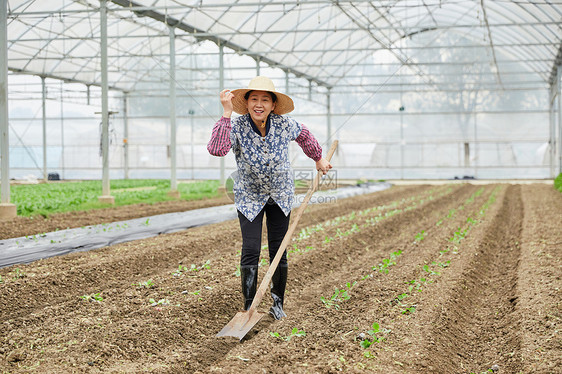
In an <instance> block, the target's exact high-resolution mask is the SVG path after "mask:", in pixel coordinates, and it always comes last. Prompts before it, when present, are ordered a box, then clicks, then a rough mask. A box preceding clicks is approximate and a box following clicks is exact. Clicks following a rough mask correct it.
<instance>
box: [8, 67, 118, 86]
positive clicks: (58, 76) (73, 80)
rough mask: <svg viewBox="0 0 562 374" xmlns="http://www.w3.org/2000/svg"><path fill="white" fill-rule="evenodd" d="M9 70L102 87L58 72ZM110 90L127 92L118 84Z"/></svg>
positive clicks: (15, 72) (14, 72) (10, 69)
mask: <svg viewBox="0 0 562 374" xmlns="http://www.w3.org/2000/svg"><path fill="white" fill-rule="evenodd" d="M8 70H9V71H11V72H12V73H13V74H24V75H36V76H38V77H45V78H50V79H58V80H61V81H63V82H65V83H81V84H83V85H85V86H96V87H101V83H94V82H90V81H83V80H80V79H73V78H68V77H63V76H60V75H56V74H49V73H38V72H36V71H30V70H24V69H15V68H8ZM109 89H110V90H115V91H121V92H127V91H126V90H124V89H123V88H120V87H116V86H109Z"/></svg>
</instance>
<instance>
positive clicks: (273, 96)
mask: <svg viewBox="0 0 562 374" xmlns="http://www.w3.org/2000/svg"><path fill="white" fill-rule="evenodd" d="M253 91H254V90H250V91H248V92H246V94H245V95H244V99H246V100H248V98H249V97H250V94H251V93H252V92H253ZM265 92H267V93H268V94H269V95H270V96H271V100H273V102H274V103H276V102H277V95H275V94H274V93H273V92H269V91H265Z"/></svg>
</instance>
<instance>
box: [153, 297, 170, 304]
mask: <svg viewBox="0 0 562 374" xmlns="http://www.w3.org/2000/svg"><path fill="white" fill-rule="evenodd" d="M148 302H149V303H150V306H159V305H169V304H170V302H169V301H168V300H167V299H160V300H158V301H156V300H154V299H152V298H151V299H148Z"/></svg>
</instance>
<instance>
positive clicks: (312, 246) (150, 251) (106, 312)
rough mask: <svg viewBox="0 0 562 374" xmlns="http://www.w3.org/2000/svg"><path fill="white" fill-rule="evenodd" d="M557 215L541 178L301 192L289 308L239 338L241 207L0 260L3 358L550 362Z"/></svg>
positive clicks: (248, 366) (289, 364)
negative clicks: (314, 197) (69, 248)
mask: <svg viewBox="0 0 562 374" xmlns="http://www.w3.org/2000/svg"><path fill="white" fill-rule="evenodd" d="M84 216H87V214H84ZM83 220H84V221H86V220H87V219H86V218H83ZM560 222H562V195H561V194H560V193H559V192H557V191H556V190H554V189H553V188H552V186H546V185H486V186H475V185H471V184H456V185H445V186H426V185H419V186H408V187H406V186H404V187H392V188H391V189H389V190H386V191H382V192H378V193H374V194H370V195H365V196H359V197H354V198H350V199H341V200H338V201H337V202H336V203H333V204H329V205H327V204H326V205H314V206H309V207H308V208H307V210H306V212H305V214H304V215H303V217H302V218H301V220H300V222H299V225H298V232H296V233H295V235H294V238H293V241H292V243H291V246H290V248H289V266H290V267H289V283H288V285H287V294H286V303H285V311H286V313H287V315H288V317H287V318H284V319H283V320H281V321H275V320H273V318H272V317H270V316H267V317H265V318H264V319H262V321H260V322H259V323H258V324H257V325H256V326H255V328H253V329H252V330H251V331H250V333H249V334H248V335H247V337H246V338H245V339H244V340H243V341H242V342H238V340H236V339H234V338H216V337H215V335H216V333H217V332H218V331H220V329H221V328H222V327H223V326H224V325H226V323H228V321H230V319H231V318H232V317H233V316H234V315H235V314H236V312H237V311H239V309H240V307H241V305H242V297H241V294H240V278H239V276H237V275H236V270H237V267H236V266H237V264H238V263H239V260H240V259H239V255H240V254H239V250H240V246H241V238H240V233H239V227H238V223H237V221H228V222H226V223H222V224H217V225H211V226H206V227H199V228H194V229H190V230H187V231H183V232H179V233H174V234H167V235H161V236H159V237H155V238H151V239H145V240H141V241H135V242H129V243H124V244H120V245H116V246H112V247H107V248H102V249H99V250H95V251H90V252H86V253H76V254H71V255H67V256H62V257H56V258H50V259H46V260H41V261H37V262H35V263H32V264H29V265H23V266H18V267H15V266H14V267H11V268H6V269H0V276H1V277H2V278H1V279H2V281H1V282H0V305H2V307H1V312H0V324H1V326H2V328H1V329H0V331H1V333H0V370H1V371H2V372H8V373H13V372H31V371H35V372H41V373H68V372H87V373H97V372H103V373H122V372H127V373H129V372H135V373H136V372H148V371H150V372H158V373H183V372H185V373H209V372H220V373H245V372H256V373H262V372H263V373H335V372H350V373H354V372H357V373H364V372H378V373H467V374H468V373H482V372H490V371H489V370H491V371H494V372H496V373H560V372H562V371H561V370H560V367H562V340H561V338H560V332H559V331H560V325H561V318H562V305H561V300H562V299H561V291H560V290H561V287H562V281H561V279H560V277H561V275H562V271H561V270H562V259H561V254H560V253H561V251H560V248H561V247H562V231H561V230H560ZM31 226H32V224H30V227H29V230H30V232H26V233H25V234H30V233H31V230H34V229H33V228H32V227H31ZM264 226H265V225H264ZM41 231H44V230H39V231H38V232H41ZM45 231H46V230H45ZM25 234H24V235H25ZM264 240H265V237H264ZM263 255H264V256H265V257H267V251H264V252H263ZM266 268H267V265H264V266H262V270H260V272H261V275H262V276H263V274H264V273H265V270H266ZM149 281H150V282H149ZM151 282H152V283H153V286H150V283H151ZM97 294H99V295H97ZM96 295H97V296H98V298H100V300H99V301H88V300H85V299H84V298H83V297H84V296H91V297H90V300H93V299H94V297H95V296H96ZM86 298H87V297H86ZM269 303H270V299H269V298H265V300H264V302H263V303H262V305H261V307H260V310H262V311H264V312H267V310H268V307H269Z"/></svg>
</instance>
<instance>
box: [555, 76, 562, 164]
mask: <svg viewBox="0 0 562 374" xmlns="http://www.w3.org/2000/svg"><path fill="white" fill-rule="evenodd" d="M556 70H557V71H556V87H557V93H558V173H559V174H562V83H561V82H560V81H561V80H562V65H558V66H557V68H556Z"/></svg>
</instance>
